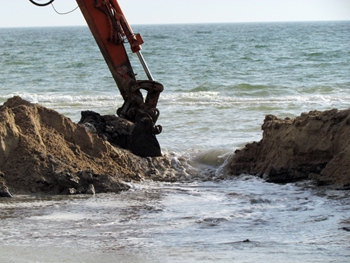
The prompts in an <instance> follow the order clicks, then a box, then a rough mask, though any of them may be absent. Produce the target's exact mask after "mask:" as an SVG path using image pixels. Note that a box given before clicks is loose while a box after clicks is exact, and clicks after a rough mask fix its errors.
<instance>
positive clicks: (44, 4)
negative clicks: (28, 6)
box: [29, 0, 55, 6]
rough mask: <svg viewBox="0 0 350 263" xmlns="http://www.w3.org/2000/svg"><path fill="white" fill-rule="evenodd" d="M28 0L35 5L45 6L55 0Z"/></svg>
mask: <svg viewBox="0 0 350 263" xmlns="http://www.w3.org/2000/svg"><path fill="white" fill-rule="evenodd" d="M29 1H30V2H31V3H32V4H34V5H37V6H47V5H49V4H51V3H52V2H53V1H55V0H49V1H48V2H46V3H43V4H40V3H37V2H35V1H34V0H29Z"/></svg>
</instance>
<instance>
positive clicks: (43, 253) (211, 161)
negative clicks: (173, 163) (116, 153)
mask: <svg viewBox="0 0 350 263" xmlns="http://www.w3.org/2000/svg"><path fill="white" fill-rule="evenodd" d="M133 29H134V31H135V32H140V33H141V34H142V36H143V38H144V40H145V44H144V45H143V51H142V52H143V55H144V57H145V59H146V61H147V64H148V66H149V68H150V70H151V72H152V75H153V76H154V77H155V79H156V80H157V81H159V82H161V83H162V84H163V85H164V87H165V90H164V91H163V93H161V95H160V100H159V103H158V108H159V110H160V113H161V115H160V118H159V119H158V124H160V125H162V126H163V132H162V133H161V134H160V135H158V140H159V142H160V144H161V147H162V151H163V152H164V153H171V154H172V156H176V157H180V156H181V157H183V158H185V159H186V160H188V163H189V164H192V165H193V166H196V167H197V168H198V167H201V168H202V169H203V170H206V169H210V170H211V171H214V173H220V172H222V169H221V167H222V165H223V163H224V162H225V159H226V158H227V156H229V155H230V154H232V153H233V152H234V150H235V149H237V148H240V147H243V146H244V145H245V144H246V143H248V142H251V141H259V140H260V139H261V135H262V131H261V125H262V122H263V119H264V116H265V115H266V114H274V115H276V116H278V117H280V118H285V117H295V116H298V115H300V114H301V113H302V112H308V111H311V110H329V109H332V108H338V109H345V108H348V107H349V106H348V105H349V102H350V95H349V94H348V90H349V88H350V78H349V75H350V74H349V73H350V44H349V43H350V22H347V21H345V22H307V23H304V22H298V23H237V24H183V25H139V26H133ZM130 60H131V63H132V65H133V68H134V71H135V73H137V78H138V79H147V78H146V76H145V74H144V73H143V72H142V67H141V66H140V65H139V63H138V61H137V57H136V56H135V55H133V54H131V53H130ZM0 69H1V74H0V87H1V90H0V102H1V103H3V102H4V101H6V100H7V99H8V98H10V97H12V96H14V95H19V96H21V97H22V98H24V99H27V100H29V101H31V102H34V103H40V104H42V105H44V106H46V107H49V108H53V109H55V110H57V111H58V112H60V113H62V114H64V115H65V116H67V117H69V118H71V119H72V120H73V121H75V122H77V121H79V119H80V112H81V111H83V110H94V111H97V112H99V113H101V114H115V111H116V108H118V107H120V106H121V105H122V103H123V100H122V98H121V96H120V95H119V91H118V88H117V86H116V84H115V83H114V80H113V78H112V77H111V74H110V73H109V70H108V68H107V66H106V64H105V62H104V60H103V58H102V55H101V53H100V51H99V50H98V48H97V45H96V43H95V42H94V40H93V37H92V35H91V33H90V32H89V29H88V28H87V27H56V28H1V29H0ZM184 172H186V171H184ZM200 175H201V173H199V175H198V174H196V175H193V176H194V177H195V178H196V180H195V181H194V182H191V183H181V182H178V183H155V182H143V183H141V184H132V185H131V187H132V188H131V190H130V191H128V192H123V193H121V194H99V195H96V196H93V197H91V196H71V197H67V196H59V197H47V196H41V197H35V196H16V197H15V198H13V199H2V200H0V207H1V211H2V213H1V215H0V244H1V247H0V259H1V261H2V262H75V261H80V262H232V261H234V262H301V261H303V262H349V261H350V252H349V251H350V245H349V239H350V232H349V231H347V230H349V229H350V212H349V206H350V199H349V192H348V191H339V190H338V191H336V190H333V189H328V188H319V187H314V186H313V185H312V183H311V182H303V183H299V184H286V185H278V184H270V183H266V182H264V181H262V180H260V179H257V178H254V177H251V176H248V175H242V176H239V177H235V178H232V179H230V180H225V181H216V180H214V181H207V182H204V180H201V177H200ZM205 178H207V177H205Z"/></svg>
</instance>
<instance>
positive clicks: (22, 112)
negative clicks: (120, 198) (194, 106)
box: [0, 96, 175, 196]
mask: <svg viewBox="0 0 350 263" xmlns="http://www.w3.org/2000/svg"><path fill="white" fill-rule="evenodd" d="M170 162H171V161H170V159H169V158H167V157H166V156H162V157H153V158H141V157H139V156H136V155H134V154H132V153H131V152H129V151H128V150H124V149H121V148H118V147H115V146H112V145H111V144H110V143H109V142H108V141H107V140H104V139H102V138H100V137H99V136H98V135H97V134H94V133H91V132H89V131H87V130H86V129H85V127H84V125H79V124H76V123H73V122H72V121H71V120H70V119H69V118H67V117H65V116H63V115H61V114H59V113H58V112H56V111H54V110H52V109H48V108H45V107H43V106H41V105H38V104H32V103H30V102H28V101H25V100H23V99H21V98H20V97H18V96H16V97H13V98H11V99H9V100H7V101H6V102H5V103H4V104H3V105H2V106H0V196H1V195H2V196H8V195H11V194H29V193H46V194H75V193H89V194H93V193H95V192H96V193H100V192H119V191H122V190H127V189H128V188H129V186H128V184H127V183H126V182H130V181H140V180H143V179H144V178H154V179H158V180H175V179H174V178H175V172H174V171H173V170H172V169H171V168H170Z"/></svg>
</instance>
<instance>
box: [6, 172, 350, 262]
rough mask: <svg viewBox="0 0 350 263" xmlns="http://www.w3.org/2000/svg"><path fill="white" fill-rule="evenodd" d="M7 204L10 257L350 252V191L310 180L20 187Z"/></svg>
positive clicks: (202, 257) (251, 258) (200, 258)
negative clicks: (31, 190)
mask: <svg viewBox="0 0 350 263" xmlns="http://www.w3.org/2000/svg"><path fill="white" fill-rule="evenodd" d="M0 208H1V211H2V214H1V221H0V224H1V232H0V240H1V241H0V244H1V247H0V252H1V253H0V259H2V260H5V259H6V260H7V261H5V262H73V261H75V260H76V259H78V260H79V261H81V262H96V259H97V258H98V259H99V262H116V261H118V262H232V260H235V261H236V262H301V261H302V262H349V260H350V250H349V248H350V245H349V238H350V232H348V231H346V230H345V229H347V228H348V227H350V212H349V208H350V193H349V192H348V191H335V190H331V189H323V188H321V189H320V188H314V187H313V186H312V185H311V184H310V183H303V184H299V185H297V184H287V185H277V184H271V183H266V182H264V181H262V180H261V179H257V178H254V177H251V176H240V177H238V178H235V179H233V180H229V181H220V182H202V183H200V182H197V183H190V184H182V183H172V184H170V183H155V182H145V183H143V184H135V185H132V190H131V191H127V192H122V193H120V194H99V195H96V196H73V197H67V196H56V197H48V196H43V197H32V196H17V197H15V198H13V199H2V200H0ZM43 251H45V253H43ZM15 252H16V253H15ZM100 259H103V261H100ZM26 260H31V261H26ZM3 262H4V261H3Z"/></svg>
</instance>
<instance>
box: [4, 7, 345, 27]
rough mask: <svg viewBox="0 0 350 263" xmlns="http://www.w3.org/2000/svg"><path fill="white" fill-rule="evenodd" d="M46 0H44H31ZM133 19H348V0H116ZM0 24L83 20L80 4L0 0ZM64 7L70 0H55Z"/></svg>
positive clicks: (160, 21) (149, 21)
mask: <svg viewBox="0 0 350 263" xmlns="http://www.w3.org/2000/svg"><path fill="white" fill-rule="evenodd" d="M36 1H37V2H41V3H42V2H47V0H36ZM118 2H119V4H120V6H121V7H122V9H123V11H124V14H125V16H126V17H127V19H128V21H129V23H130V24H131V25H132V24H178V23H230V22H279V21H328V20H350V0H119V1H118ZM1 3H2V5H1V8H0V27H36V26H76V25H85V24H86V23H85V20H84V18H83V16H82V14H81V12H80V10H79V9H77V10H76V11H74V12H73V13H70V14H68V15H58V14H56V13H55V11H54V10H53V8H52V6H50V5H49V6H46V7H37V6H35V5H33V4H31V3H30V2H29V0H1ZM54 6H55V8H56V9H57V11H59V12H62V13H64V12H68V11H70V10H72V9H74V8H75V7H76V6H77V4H76V2H75V0H55V1H54Z"/></svg>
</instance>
